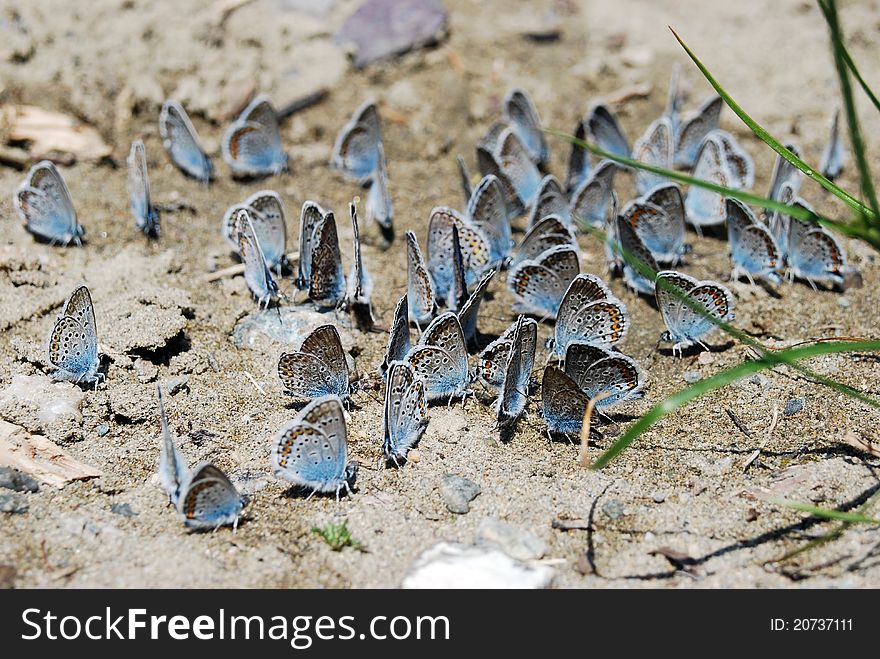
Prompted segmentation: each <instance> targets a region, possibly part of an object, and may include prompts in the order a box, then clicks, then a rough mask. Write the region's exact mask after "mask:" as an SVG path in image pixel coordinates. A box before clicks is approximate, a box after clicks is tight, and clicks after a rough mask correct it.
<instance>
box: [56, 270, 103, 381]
mask: <svg viewBox="0 0 880 659" xmlns="http://www.w3.org/2000/svg"><path fill="white" fill-rule="evenodd" d="M48 352H49V363H50V364H52V366H54V367H55V368H56V370H55V372H54V373H53V374H52V377H54V378H55V379H56V380H69V381H71V382H76V383H77V384H78V383H80V382H83V383H86V384H91V383H93V382H94V383H97V381H98V380H103V379H104V374H103V373H98V367H99V366H100V361H99V359H98V332H97V328H96V326H95V308H94V306H92V296H91V295H90V294H89V289H88V287H86V286H79V287H77V288H76V289H74V291H73V292H72V293H71V294H70V297H68V298H67V301H66V302H65V303H64V306H63V307H62V308H61V313H60V314H59V316H58V318H57V320H56V321H55V324H54V325H53V326H52V331H51V332H49V344H48Z"/></svg>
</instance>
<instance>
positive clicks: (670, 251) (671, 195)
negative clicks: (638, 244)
mask: <svg viewBox="0 0 880 659" xmlns="http://www.w3.org/2000/svg"><path fill="white" fill-rule="evenodd" d="M621 215H622V216H623V217H624V219H625V220H626V221H627V222H628V223H629V225H630V226H631V227H632V228H633V231H635V233H636V235H637V236H638V237H639V239H640V240H641V241H642V243H644V245H645V247H647V248H648V250H649V251H650V252H651V254H652V256H653V257H654V258H655V259H656V260H657V261H660V262H662V263H672V264H678V263H679V262H680V261H681V257H682V255H684V254H686V253H687V252H688V251H689V250H690V246H689V245H686V244H685V242H684V240H685V227H684V201H683V199H682V196H681V189H680V188H679V187H678V186H677V185H675V184H674V183H661V184H660V185H659V186H657V187H656V188H653V189H651V190H649V191H648V193H647V194H646V195H645V196H643V197H639V198H638V199H635V200H634V201H631V202H630V203H628V204H627V205H626V206H624V207H623V210H622V211H621Z"/></svg>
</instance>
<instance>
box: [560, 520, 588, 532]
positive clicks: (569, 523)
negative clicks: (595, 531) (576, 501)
mask: <svg viewBox="0 0 880 659" xmlns="http://www.w3.org/2000/svg"><path fill="white" fill-rule="evenodd" d="M550 526H551V527H552V528H554V529H556V530H557V531H589V530H590V529H591V528H592V527H591V526H590V523H589V522H588V521H587V520H585V519H580V518H572V519H563V518H561V517H557V518H556V519H554V520H553V521H552V522H551V523H550Z"/></svg>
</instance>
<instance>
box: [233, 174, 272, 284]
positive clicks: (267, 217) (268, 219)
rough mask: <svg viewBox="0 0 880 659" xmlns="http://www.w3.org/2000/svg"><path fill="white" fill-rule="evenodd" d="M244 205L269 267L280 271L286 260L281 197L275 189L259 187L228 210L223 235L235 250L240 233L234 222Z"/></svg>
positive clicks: (236, 249)
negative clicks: (237, 231)
mask: <svg viewBox="0 0 880 659" xmlns="http://www.w3.org/2000/svg"><path fill="white" fill-rule="evenodd" d="M241 209H245V210H247V211H248V214H249V216H250V218H251V224H252V225H253V227H254V234H255V235H256V236H257V240H258V241H259V243H260V249H262V250H263V257H264V258H265V259H266V265H268V266H269V269H270V270H275V271H276V272H280V271H281V269H282V268H283V267H284V266H285V265H286V264H287V255H286V251H287V222H286V220H285V216H284V204H283V202H282V201H281V197H280V196H279V195H278V193H277V192H273V191H272V190H260V191H259V192H255V193H254V194H252V195H251V196H250V197H248V198H247V199H245V200H244V201H243V202H242V203H240V204H233V205H232V206H230V207H229V208H228V209H227V210H226V213H225V214H224V215H223V236H224V237H225V238H226V241H227V242H228V243H229V244H230V245H231V246H232V248H233V249H234V250H235V251H236V252H238V235H237V234H236V233H235V224H236V218H237V217H238V212H239V211H240V210H241Z"/></svg>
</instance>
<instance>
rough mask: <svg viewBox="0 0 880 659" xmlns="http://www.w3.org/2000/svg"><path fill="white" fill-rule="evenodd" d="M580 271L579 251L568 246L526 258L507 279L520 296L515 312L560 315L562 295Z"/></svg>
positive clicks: (513, 290)
mask: <svg viewBox="0 0 880 659" xmlns="http://www.w3.org/2000/svg"><path fill="white" fill-rule="evenodd" d="M579 272H580V261H579V259H578V255H577V252H576V251H575V250H574V249H573V248H572V247H569V246H567V245H563V246H559V247H554V248H552V249H549V250H547V251H546V252H544V253H543V254H542V255H541V256H540V257H539V258H538V259H537V260H529V261H523V262H522V263H520V264H519V265H518V266H516V267H515V268H514V269H513V270H511V271H510V274H509V275H508V278H507V285H508V288H510V290H511V291H512V292H513V294H514V296H516V298H517V301H516V303H515V304H514V307H513V308H514V311H517V312H520V313H533V314H535V315H537V316H542V317H547V318H556V313H557V311H558V310H559V305H560V303H561V302H562V297H563V296H564V295H565V291H566V290H567V289H568V286H569V284H570V283H571V280H572V279H574V278H575V277H576V276H577V275H578V273H579Z"/></svg>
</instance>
